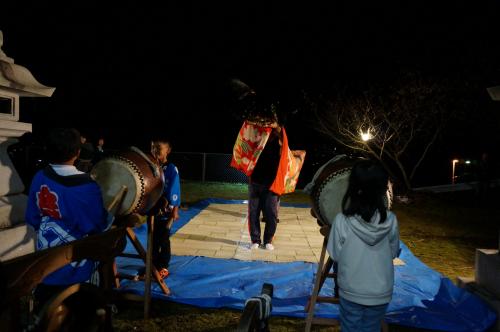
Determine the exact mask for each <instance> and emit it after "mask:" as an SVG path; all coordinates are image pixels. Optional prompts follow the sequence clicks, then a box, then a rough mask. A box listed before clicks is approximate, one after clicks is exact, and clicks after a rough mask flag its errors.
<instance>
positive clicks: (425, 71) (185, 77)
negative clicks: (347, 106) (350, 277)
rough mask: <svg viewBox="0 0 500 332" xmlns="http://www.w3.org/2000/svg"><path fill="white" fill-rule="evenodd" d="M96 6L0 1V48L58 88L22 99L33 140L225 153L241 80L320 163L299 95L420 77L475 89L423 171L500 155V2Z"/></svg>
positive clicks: (323, 144)
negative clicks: (56, 135) (60, 132)
mask: <svg viewBox="0 0 500 332" xmlns="http://www.w3.org/2000/svg"><path fill="white" fill-rule="evenodd" d="M103 3H104V1H80V2H77V3H72V4H65V5H64V6H62V7H61V6H56V5H55V4H53V3H49V2H47V3H40V2H37V3H36V4H31V5H27V4H22V5H21V4H17V5H16V4H10V5H5V4H2V9H1V12H0V30H2V31H3V32H4V47H3V50H4V51H5V53H6V54H7V55H8V56H10V57H12V58H14V59H15V61H16V63H18V64H21V65H24V66H26V67H27V68H28V69H30V70H31V72H32V73H33V74H34V76H35V77H36V78H37V79H38V80H39V81H40V82H41V83H42V84H45V85H49V86H55V87H56V88H57V89H56V91H55V93H54V95H53V97H52V98H46V99H31V100H30V99H23V100H22V106H21V107H22V114H21V117H22V120H24V121H28V122H33V128H34V132H35V133H36V132H43V131H45V130H47V129H48V128H50V127H55V126H74V127H76V128H78V129H80V130H81V131H82V132H84V133H86V134H87V135H88V136H90V137H91V138H96V137H97V135H104V136H105V137H106V141H107V144H108V146H121V145H125V144H131V143H133V142H135V141H136V140H138V139H140V138H144V137H148V136H149V135H158V134H164V135H165V136H167V137H169V138H170V139H171V140H172V141H173V143H174V146H175V148H176V150H177V151H201V152H225V153H229V152H231V149H232V146H233V143H234V139H235V137H236V136H235V135H236V133H237V131H238V129H239V127H240V125H241V123H240V121H239V120H238V119H237V117H236V116H234V110H233V109H231V107H230V106H228V105H230V104H229V103H228V100H229V99H230V94H229V89H228V86H227V81H228V79H230V78H233V77H237V78H239V79H241V80H243V81H244V82H246V83H247V84H249V85H250V86H252V87H253V88H254V89H255V90H256V91H257V93H258V94H261V95H266V96H269V98H270V99H272V100H279V101H280V104H281V105H282V107H284V108H288V109H290V116H289V117H288V118H287V122H286V127H287V131H288V134H289V138H290V141H291V144H292V148H305V149H307V150H308V151H309V152H310V158H312V159H311V160H314V159H315V158H317V159H318V158H319V159H320V158H321V157H320V154H321V153H320V152H319V151H320V150H324V149H333V147H334V146H335V144H333V143H331V142H329V141H328V140H326V139H325V138H323V137H321V136H319V134H317V133H316V132H315V130H314V122H313V121H311V116H310V112H308V110H307V108H305V107H304V105H303V103H302V102H301V96H302V93H303V92H307V93H308V94H312V95H315V94H328V93H329V92H331V91H332V90H334V89H335V87H339V86H343V85H349V86H354V87H358V88H359V89H360V90H362V89H365V88H367V87H369V86H370V85H371V84H384V83H390V81H391V79H394V78H396V77H397V76H398V75H400V73H403V72H406V71H417V72H419V73H421V74H422V75H424V76H432V77H437V78H448V79H460V80H464V81H467V82H469V83H470V84H471V87H472V88H471V89H472V90H473V93H472V96H473V97H472V98H477V102H478V104H479V105H480V107H479V110H478V111H474V112H471V114H468V116H467V119H464V120H463V121H462V122H461V123H457V124H454V125H453V128H449V129H448V131H447V132H445V134H444V136H443V137H442V139H441V140H440V142H439V145H438V146H437V147H436V148H435V149H434V150H433V151H431V155H430V158H429V159H428V161H426V163H425V165H423V173H422V175H426V174H429V173H436V174H445V173H446V172H447V171H448V168H449V165H448V163H447V160H449V159H450V158H453V157H457V156H458V157H467V158H477V157H478V156H479V154H480V152H481V151H482V150H484V149H487V150H489V151H490V152H491V153H492V154H494V153H496V151H498V145H499V144H498V141H499V139H498V138H497V137H496V136H498V129H499V128H498V127H499V124H500V122H499V116H498V114H499V113H500V103H497V104H495V103H494V102H493V101H491V100H490V99H489V96H488V95H487V92H486V87H489V86H494V85H500V41H499V40H500V39H499V36H500V2H498V1H494V0H489V1H413V2H412V4H408V3H406V2H401V3H400V4H397V5H395V4H388V3H381V2H377V1H370V2H368V1H366V2H360V1H329V2H328V3H330V4H327V2H326V1H325V2H324V3H323V4H316V5H315V4H309V3H307V4H306V2H300V3H299V4H297V5H291V4H290V3H288V4H287V3H281V2H280V3H278V2H273V3H274V4H266V5H261V4H258V3H257V2H249V1H245V2H236V1H235V2H233V3H231V4H227V3H226V4H222V3H220V4H219V3H213V2H208V1H206V2H202V3H198V4H187V3H186V2H179V3H181V4H179V5H177V4H168V5H163V6H160V5H159V4H155V5H153V4H149V5H148V4H144V3H143V2H138V1H137V2H133V1H121V2H119V3H117V4H116V5H113V6H112V5H105V4H103ZM5 6H6V7H5ZM292 111H295V112H293V114H292ZM434 170H436V171H434ZM434 178H435V177H434ZM424 182H425V181H422V183H424Z"/></svg>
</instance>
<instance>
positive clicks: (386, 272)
mask: <svg viewBox="0 0 500 332" xmlns="http://www.w3.org/2000/svg"><path fill="white" fill-rule="evenodd" d="M388 180H389V179H388V175H387V172H386V171H385V170H384V168H383V167H382V166H381V165H380V164H379V163H377V162H374V161H370V160H362V161H360V162H358V163H356V164H355V165H354V167H353V168H352V171H351V175H350V177H349V186H348V188H347V192H346V194H345V196H344V199H343V201H342V213H339V214H338V215H337V216H336V218H335V220H334V222H333V225H332V229H331V233H330V237H329V239H328V246H327V249H328V253H329V254H330V256H331V257H332V259H333V260H334V261H336V262H337V263H338V280H337V281H338V286H339V297H340V324H341V329H342V331H343V332H350V331H374V332H378V331H380V327H381V322H382V319H383V317H384V315H385V312H386V309H387V306H388V304H389V302H390V301H391V298H392V292H393V286H394V266H393V259H394V258H395V257H397V255H398V253H399V230H398V221H397V219H396V216H395V215H394V214H393V213H392V212H390V211H388V210H387V208H386V206H385V202H384V196H385V195H386V192H387V186H388V182H389V181H388Z"/></svg>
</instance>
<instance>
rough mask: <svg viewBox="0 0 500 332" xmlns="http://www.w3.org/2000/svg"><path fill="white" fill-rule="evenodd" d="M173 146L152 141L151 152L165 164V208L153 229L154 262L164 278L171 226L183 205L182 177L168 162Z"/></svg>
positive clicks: (169, 255)
mask: <svg viewBox="0 0 500 332" xmlns="http://www.w3.org/2000/svg"><path fill="white" fill-rule="evenodd" d="M171 151H172V147H171V144H170V142H169V141H167V140H156V141H154V142H152V145H151V153H152V155H153V156H154V157H155V158H157V160H158V162H159V163H160V164H161V165H163V175H164V177H165V186H164V189H163V197H162V199H163V200H164V204H163V205H164V208H163V209H162V211H161V212H160V213H159V214H158V215H156V217H155V225H154V229H153V264H154V265H155V267H156V269H157V270H158V272H159V273H160V276H161V277H162V278H167V277H168V275H169V272H168V265H169V263H170V257H171V249H170V228H171V226H172V222H173V221H175V220H177V219H179V206H180V205H181V189H180V177H179V172H178V170H177V167H175V165H174V164H172V163H169V162H167V158H168V155H169V154H170V152H171Z"/></svg>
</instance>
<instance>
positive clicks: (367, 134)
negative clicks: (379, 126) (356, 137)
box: [359, 129, 373, 142]
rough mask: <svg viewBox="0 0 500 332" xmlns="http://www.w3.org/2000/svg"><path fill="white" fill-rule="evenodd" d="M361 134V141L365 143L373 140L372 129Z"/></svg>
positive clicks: (360, 132)
mask: <svg viewBox="0 0 500 332" xmlns="http://www.w3.org/2000/svg"><path fill="white" fill-rule="evenodd" d="M359 134H360V135H361V139H362V140H363V142H368V141H369V140H371V139H372V138H373V136H372V134H371V133H370V129H368V130H367V131H366V132H363V131H362V130H360V131H359Z"/></svg>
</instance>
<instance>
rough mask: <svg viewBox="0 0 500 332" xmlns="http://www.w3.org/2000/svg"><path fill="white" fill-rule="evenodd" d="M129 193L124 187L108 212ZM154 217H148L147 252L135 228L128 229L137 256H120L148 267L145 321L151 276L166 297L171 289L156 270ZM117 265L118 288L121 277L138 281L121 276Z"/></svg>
mask: <svg viewBox="0 0 500 332" xmlns="http://www.w3.org/2000/svg"><path fill="white" fill-rule="evenodd" d="M126 191H127V187H126V186H122V189H121V190H120V192H119V193H118V194H117V195H116V196H115V199H113V201H112V202H111V203H110V205H109V207H108V211H111V210H112V209H114V208H115V207H116V206H118V204H119V203H121V200H122V199H123V197H124V195H125V193H126ZM154 219H155V218H154V216H153V215H149V214H148V216H147V251H146V250H144V247H143V246H142V244H141V242H140V241H139V239H138V238H137V236H136V235H135V232H134V229H133V227H126V234H127V237H128V238H129V240H130V242H131V243H132V245H133V246H134V248H135V251H136V252H137V254H126V253H122V254H120V256H121V257H129V258H140V259H142V261H143V262H144V265H145V266H146V275H145V280H144V319H148V318H149V312H150V308H151V276H153V278H154V280H155V281H156V282H157V283H158V285H159V286H160V288H161V290H162V292H163V293H164V294H165V295H170V289H169V288H168V286H167V284H166V283H165V281H164V280H163V278H162V277H161V276H160V273H159V272H158V270H157V269H156V267H155V266H154V265H153V263H152V262H153V230H154ZM114 265H115V286H116V287H117V288H118V287H120V281H119V279H120V277H121V278H125V279H132V280H135V281H137V280H138V279H137V277H133V276H128V275H120V274H118V273H117V271H116V264H114Z"/></svg>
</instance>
